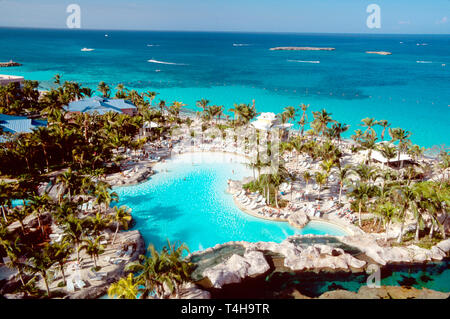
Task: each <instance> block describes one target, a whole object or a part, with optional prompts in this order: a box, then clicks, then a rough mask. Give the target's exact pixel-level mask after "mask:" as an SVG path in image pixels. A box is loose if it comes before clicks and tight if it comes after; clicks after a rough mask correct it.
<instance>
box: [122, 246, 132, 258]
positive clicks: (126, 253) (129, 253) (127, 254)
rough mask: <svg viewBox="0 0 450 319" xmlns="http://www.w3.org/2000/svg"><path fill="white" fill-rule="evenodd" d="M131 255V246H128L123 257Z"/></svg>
mask: <svg viewBox="0 0 450 319" xmlns="http://www.w3.org/2000/svg"><path fill="white" fill-rule="evenodd" d="M132 253H133V246H131V245H130V246H128V250H127V251H126V252H125V253H124V256H131V254H132Z"/></svg>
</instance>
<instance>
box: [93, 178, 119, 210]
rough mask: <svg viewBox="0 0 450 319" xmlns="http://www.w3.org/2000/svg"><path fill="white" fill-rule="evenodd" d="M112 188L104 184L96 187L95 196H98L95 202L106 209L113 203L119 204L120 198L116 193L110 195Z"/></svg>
mask: <svg viewBox="0 0 450 319" xmlns="http://www.w3.org/2000/svg"><path fill="white" fill-rule="evenodd" d="M110 189H111V187H110V186H109V184H107V183H105V182H102V183H98V184H97V185H96V187H95V191H94V195H95V196H96V199H95V202H96V203H97V204H100V205H102V207H104V208H105V211H106V209H107V208H108V207H109V205H110V204H111V202H117V201H118V200H119V196H118V195H117V193H116V192H112V193H110Z"/></svg>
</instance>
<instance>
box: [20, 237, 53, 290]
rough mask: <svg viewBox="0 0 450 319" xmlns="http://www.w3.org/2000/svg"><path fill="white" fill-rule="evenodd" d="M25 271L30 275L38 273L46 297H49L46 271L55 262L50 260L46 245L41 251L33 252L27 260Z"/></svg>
mask: <svg viewBox="0 0 450 319" xmlns="http://www.w3.org/2000/svg"><path fill="white" fill-rule="evenodd" d="M28 261H29V263H27V265H26V270H27V271H30V272H32V273H39V274H40V275H41V276H42V279H43V280H44V284H45V289H46V290H47V296H48V297H50V288H49V286H48V273H47V272H48V269H49V268H50V267H51V266H53V264H54V263H55V260H53V259H52V258H51V252H50V248H49V245H48V244H47V245H46V246H45V247H44V248H43V249H42V250H40V251H35V252H34V253H33V256H32V257H31V258H30V259H29V260H28Z"/></svg>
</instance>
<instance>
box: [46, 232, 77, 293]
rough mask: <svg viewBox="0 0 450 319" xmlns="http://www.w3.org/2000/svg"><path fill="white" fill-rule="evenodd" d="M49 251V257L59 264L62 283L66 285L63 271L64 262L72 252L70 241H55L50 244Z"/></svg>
mask: <svg viewBox="0 0 450 319" xmlns="http://www.w3.org/2000/svg"><path fill="white" fill-rule="evenodd" d="M49 253H50V255H51V257H50V258H51V259H52V260H54V261H55V262H56V263H58V265H59V269H60V270H61V274H62V277H63V281H64V285H66V275H65V273H64V264H65V263H66V262H67V260H68V259H69V257H70V255H71V253H72V247H71V244H70V242H68V241H67V240H61V241H60V242H55V243H52V244H51V245H50V248H49Z"/></svg>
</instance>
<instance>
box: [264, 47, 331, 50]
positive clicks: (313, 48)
mask: <svg viewBox="0 0 450 319" xmlns="http://www.w3.org/2000/svg"><path fill="white" fill-rule="evenodd" d="M270 50H271V51H278V50H283V51H334V50H336V49H335V48H316V47H276V48H270Z"/></svg>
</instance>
